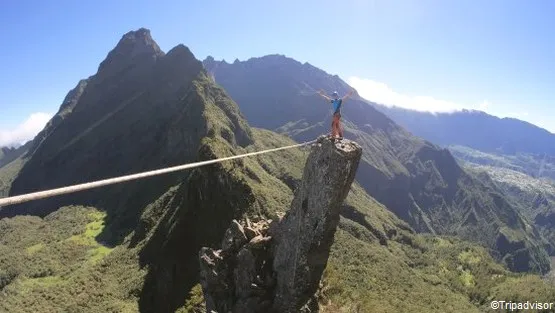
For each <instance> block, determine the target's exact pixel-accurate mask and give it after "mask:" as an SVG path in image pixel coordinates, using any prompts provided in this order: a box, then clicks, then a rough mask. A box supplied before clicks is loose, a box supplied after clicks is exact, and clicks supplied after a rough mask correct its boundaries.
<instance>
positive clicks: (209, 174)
mask: <svg viewBox="0 0 555 313" xmlns="http://www.w3.org/2000/svg"><path fill="white" fill-rule="evenodd" d="M252 135H253V141H254V143H253V144H252V145H249V146H247V147H246V148H245V149H244V150H245V151H251V150H258V149H260V148H265V147H272V146H282V145H287V144H291V143H292V141H290V140H289V139H287V138H285V137H282V136H279V135H276V134H274V133H272V132H269V131H267V130H259V129H252ZM215 142H219V143H218V144H216V143H215ZM208 146H209V147H207V148H205V149H206V150H205V151H212V152H213V153H219V152H218V151H220V152H225V149H224V147H225V146H227V145H226V144H225V142H224V141H221V140H216V141H214V142H212V143H209V144H208ZM216 147H219V148H216ZM220 148H222V150H220ZM306 154H307V153H306V150H288V151H284V152H283V153H276V154H272V155H271V156H272V157H271V158H264V157H263V156H259V157H256V158H253V159H245V160H243V162H242V164H237V163H235V164H232V163H230V164H226V163H224V164H222V167H221V168H209V167H207V168H199V169H198V170H195V173H193V174H192V175H191V178H189V180H188V181H187V182H184V183H182V184H179V185H177V186H176V187H174V188H171V189H170V190H169V191H168V192H167V193H166V194H165V195H164V196H162V197H161V198H160V199H158V200H156V201H155V202H153V203H152V204H150V205H149V206H148V207H147V208H146V209H145V210H144V213H143V215H142V217H141V223H140V224H139V225H138V227H137V229H136V231H134V232H133V233H132V234H130V236H128V237H127V239H126V240H125V241H124V243H123V244H122V245H120V246H117V247H113V248H110V247H106V246H104V245H102V244H101V243H99V242H98V235H99V234H100V233H101V232H102V230H103V227H105V224H104V222H105V213H103V212H102V211H98V210H96V209H93V208H85V207H76V206H70V207H65V208H62V209H60V210H57V211H56V212H54V213H51V214H49V215H48V216H46V217H45V218H39V217H28V216H18V217H14V218H7V219H2V220H0V234H1V236H0V238H2V239H1V240H0V250H2V251H4V253H2V256H1V257H0V268H2V272H1V274H0V282H2V285H0V289H1V290H2V292H0V308H1V309H2V310H3V311H6V312H12V311H18V312H36V311H37V310H43V309H44V310H66V311H72V310H78V311H80V312H99V311H102V312H106V311H113V312H137V311H139V310H140V311H142V312H151V311H156V312H168V311H169V312H173V311H174V309H175V308H177V307H180V309H179V310H178V311H179V312H202V310H201V308H202V295H201V294H199V288H198V285H196V284H197V283H198V280H197V277H196V276H197V274H196V273H197V272H196V270H195V268H197V265H196V262H195V261H196V257H197V253H196V252H195V251H194V250H195V247H194V246H196V245H197V244H210V243H211V244H213V245H217V244H219V241H220V238H217V237H218V235H219V234H220V233H221V231H222V228H221V227H219V226H218V224H223V220H226V219H228V216H229V215H233V216H239V215H242V214H246V215H248V216H250V217H251V219H253V220H254V219H256V218H257V216H259V214H260V211H259V210H258V209H260V208H261V207H263V208H264V209H263V212H264V215H269V216H271V215H272V214H273V212H276V211H280V210H281V209H282V208H284V207H287V206H288V205H289V201H290V200H291V199H292V192H293V191H292V189H290V188H288V187H285V186H286V185H287V184H291V185H295V184H297V183H298V182H299V179H300V177H301V173H300V170H301V169H302V164H304V163H303V161H304V158H305V157H306ZM194 177H198V178H200V177H202V178H203V179H202V181H203V182H206V183H204V184H200V183H199V184H192V181H194V180H195V178H194ZM258 180H260V181H258ZM185 185H189V186H190V187H188V188H184V187H183V186H185ZM240 186H244V187H246V186H249V188H250V190H245V189H243V190H242V191H241V193H240V195H251V196H253V197H252V198H250V200H247V201H244V199H245V198H246V199H249V197H241V198H238V197H237V196H234V195H233V193H236V191H237V187H240ZM279 186H281V187H279ZM266 187H271V188H266ZM276 187H278V188H276ZM199 195H204V196H206V199H214V198H215V195H217V197H219V198H220V200H215V201H202V202H196V203H195V202H191V201H194V199H195V198H196V197H198V196H199ZM236 195H239V193H236ZM219 201H222V202H225V203H226V204H225V205H217V203H218V202H219ZM233 209H235V210H233ZM195 212H196V213H195ZM201 212H204V213H203V214H201V215H198V214H199V213H201ZM342 215H343V216H342V218H341V221H340V228H339V231H338V233H337V234H336V236H335V243H334V245H333V247H332V254H331V256H330V261H329V265H328V268H327V270H326V273H325V276H324V280H323V286H324V287H323V289H322V291H321V292H320V293H319V298H320V301H321V303H322V306H323V311H324V312H356V311H361V312H371V311H372V310H375V308H377V307H380V308H382V311H383V312H399V311H411V312H423V311H425V312H446V311H449V312H480V311H486V309H487V305H488V304H489V303H488V302H487V301H489V299H492V298H495V299H497V297H498V296H499V295H501V294H509V293H510V294H511V297H507V299H512V300H514V301H516V300H518V299H525V300H528V299H533V300H537V301H547V300H548V299H549V297H551V296H552V295H553V290H552V289H551V287H549V286H548V285H547V284H545V283H544V282H542V281H541V280H539V279H537V278H534V276H519V275H515V274H512V273H510V272H508V271H507V270H505V269H503V268H502V266H501V265H499V264H497V263H496V262H495V261H494V260H493V259H492V258H491V256H490V255H489V254H488V253H487V251H486V250H485V249H483V248H481V247H478V246H476V245H474V244H470V243H466V242H463V241H460V240H458V239H454V238H440V237H431V236H422V235H415V234H414V233H413V231H411V230H410V228H409V227H408V226H407V225H406V224H405V223H404V222H402V221H400V220H399V219H398V218H396V217H395V216H394V215H393V214H392V213H391V212H389V211H388V210H387V209H386V208H385V207H383V206H382V205H381V204H379V203H378V202H376V201H375V200H373V199H372V198H370V197H369V196H368V195H367V194H366V193H365V192H364V191H363V190H362V189H361V188H360V187H359V186H354V188H353V190H352V191H351V193H350V194H349V196H348V199H347V201H346V203H345V208H344V210H343V214H342ZM200 223H203V224H200ZM214 232H216V234H214ZM95 239H97V240H95ZM513 284H521V285H522V284H523V285H524V286H526V287H527V288H535V289H536V290H541V292H538V293H536V294H534V295H533V296H530V295H529V294H526V293H525V292H523V293H521V292H519V291H518V290H517V291H516V292H513V291H512V289H511V288H512V287H511V286H513ZM523 290H525V289H523ZM195 308H196V310H197V311H194V310H195Z"/></svg>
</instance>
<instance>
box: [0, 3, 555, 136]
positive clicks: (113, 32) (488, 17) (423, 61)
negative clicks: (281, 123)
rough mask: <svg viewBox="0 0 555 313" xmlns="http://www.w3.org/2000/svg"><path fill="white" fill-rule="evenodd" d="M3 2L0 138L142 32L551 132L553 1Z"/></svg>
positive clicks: (386, 98) (201, 51)
mask: <svg viewBox="0 0 555 313" xmlns="http://www.w3.org/2000/svg"><path fill="white" fill-rule="evenodd" d="M0 8H1V9H0V38H1V40H2V42H3V45H2V57H1V58H0V68H2V71H0V144H2V143H4V144H5V143H6V141H9V140H21V138H22V137H25V136H27V137H28V136H31V135H30V134H32V133H33V132H36V128H40V127H42V125H40V124H41V123H44V120H45V118H46V117H48V116H49V115H50V114H53V113H55V112H56V111H57V109H58V106H59V105H60V104H61V102H62V100H63V98H64V96H65V95H66V93H67V92H68V91H69V90H70V89H71V88H73V87H74V86H75V85H76V84H77V82H78V81H79V79H82V78H86V77H88V76H90V75H92V74H94V73H95V72H96V70H97V67H98V64H99V63H100V62H101V61H102V60H103V59H104V58H105V57H106V55H107V53H108V52H109V50H110V49H112V48H113V47H114V46H115V44H116V43H117V42H118V40H119V39H120V38H121V36H122V35H123V34H124V33H126V32H128V31H130V30H135V29H138V28H140V27H146V28H149V29H150V30H151V33H152V36H153V37H154V39H155V40H156V41H157V42H158V44H159V45H160V47H161V48H162V49H163V50H165V51H168V50H169V49H171V48H172V47H173V46H175V45H177V44H179V43H183V44H185V45H187V46H188V47H189V48H190V49H191V50H192V51H193V53H194V54H195V55H196V57H197V58H199V59H204V58H205V57H206V56H208V55H212V56H214V57H215V58H216V59H222V58H223V59H225V60H227V61H230V62H232V61H233V60H235V59H236V58H238V59H239V60H245V59H248V58H250V57H255V56H262V55H266V54H271V53H280V54H285V55H287V56H290V57H293V58H295V59H297V60H299V61H301V62H305V61H308V62H309V63H311V64H313V65H315V66H317V67H320V68H322V69H324V70H326V71H327V72H329V73H332V74H338V75H339V76H341V77H342V78H343V79H345V80H346V81H348V82H350V83H351V84H352V85H353V86H354V87H355V88H357V90H358V91H359V92H360V93H361V94H362V95H363V96H365V97H367V98H369V99H370V100H376V101H379V102H383V103H385V104H398V105H401V106H404V107H411V108H415V109H419V110H431V111H450V110H456V109H461V108H469V109H483V110H485V111H486V112H489V113H492V114H495V115H498V116H512V117H517V118H521V119H524V120H527V121H530V122H533V123H536V124H538V125H540V126H543V127H545V128H547V129H549V130H551V131H555V105H554V104H555V92H554V90H555V89H554V88H553V85H554V83H555V57H554V56H555V32H553V30H554V29H555V19H553V18H552V17H553V16H555V1H550V0H544V1H541V0H533V1H519V0H488V1H474V0H466V1H464V0H460V1H455V0H420V1H409V0H383V1H364V0H343V1H342V2H340V1H330V0H320V1H312V0H305V1H290V0H284V1H279V2H278V1H260V0H258V1H254V0H244V1H226V0H221V1H210V0H204V1H200V0H187V1H142V2H141V1H126V0H120V1H88V2H85V1H70V0H58V1H25V0H20V1H16V0H7V1H3V2H2V4H1V6H0ZM41 113H44V114H41ZM37 124H38V125H39V126H40V127H39V126H37ZM33 127H34V128H33ZM14 138H15V139H14ZM2 141H4V142H2Z"/></svg>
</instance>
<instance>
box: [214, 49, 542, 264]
mask: <svg viewBox="0 0 555 313" xmlns="http://www.w3.org/2000/svg"><path fill="white" fill-rule="evenodd" d="M204 65H205V67H206V68H207V70H208V71H209V72H210V75H211V77H212V79H214V80H215V81H216V82H217V83H218V84H220V85H222V86H223V87H224V88H225V89H226V91H227V92H228V93H229V94H230V96H231V97H232V98H233V99H234V100H235V101H237V103H238V104H239V106H240V108H241V111H242V112H243V113H244V114H245V116H246V117H247V119H248V120H249V122H250V123H252V124H253V125H256V126H259V127H264V128H267V129H272V130H276V131H279V132H283V133H286V134H289V135H291V136H292V137H293V138H294V139H296V140H297V141H304V140H308V139H311V138H314V137H316V136H318V135H320V134H322V133H327V132H328V131H329V126H328V123H329V122H330V119H329V117H330V115H329V114H327V113H328V112H329V110H330V108H329V105H328V104H326V102H325V101H324V100H322V99H321V98H320V97H319V96H318V95H316V92H315V91H317V90H319V89H325V90H328V91H331V90H337V91H339V93H340V94H344V93H346V92H347V91H348V90H349V87H348V86H347V84H346V83H345V82H343V81H342V80H341V79H339V78H338V77H337V76H331V75H329V74H327V73H325V72H324V71H322V70H319V69H317V68H315V67H313V66H311V65H310V64H308V63H305V64H301V63H299V62H296V61H295V60H292V59H289V58H286V57H284V56H279V55H270V56H266V57H262V58H253V59H250V60H248V61H245V62H239V61H236V62H234V63H233V64H227V63H225V62H218V61H215V60H214V59H213V58H208V59H206V60H205V61H204ZM342 115H343V117H344V119H345V131H346V136H347V137H349V138H350V139H353V140H355V141H357V142H358V143H359V144H361V145H362V147H363V149H364V155H363V162H361V164H360V166H359V171H358V175H357V180H358V182H359V183H360V184H361V186H363V187H364V189H365V190H366V191H367V192H368V193H369V194H370V195H371V196H372V197H374V198H375V199H376V200H378V201H379V202H381V203H383V204H384V205H385V206H386V207H387V208H388V209H390V210H392V211H393V212H394V213H395V214H396V215H397V216H399V217H400V218H402V219H403V220H405V221H407V222H408V223H409V224H410V225H411V226H412V227H413V228H415V229H416V230H417V231H421V232H431V233H437V234H448V235H457V236H460V237H462V238H466V239H469V240H474V241H476V242H479V243H481V244H484V245H486V246H488V247H490V248H492V249H494V250H495V251H496V252H497V254H496V256H498V257H499V259H505V260H506V261H507V264H509V265H510V266H511V268H512V269H513V270H516V271H528V270H532V271H539V272H546V271H547V270H548V269H549V261H548V257H547V253H546V252H545V251H544V250H543V248H542V246H543V244H544V243H545V240H544V239H543V238H541V236H539V235H538V234H537V232H536V231H535V229H534V226H532V225H530V222H528V221H527V220H526V219H525V218H524V217H523V216H522V215H521V214H520V213H519V212H518V211H517V210H516V208H515V207H514V206H513V205H512V204H511V203H510V202H508V201H507V199H506V198H505V197H504V196H503V195H502V193H500V192H499V190H496V189H493V188H490V186H487V185H485V184H484V183H482V182H480V181H479V179H477V178H476V177H474V176H472V175H469V174H468V173H466V172H465V171H464V170H463V169H461V168H460V166H459V165H458V164H457V162H456V161H455V159H454V158H453V156H452V155H451V154H450V153H449V151H448V150H445V149H440V148H438V147H437V146H435V145H433V144H430V143H429V142H426V141H424V140H422V139H419V138H417V137H415V136H413V135H411V134H410V133H409V132H407V131H406V130H404V129H403V128H401V127H400V126H398V125H397V124H395V123H394V122H393V121H392V120H390V119H389V118H387V117H386V116H385V115H384V114H383V113H381V112H379V111H377V110H376V109H375V108H374V107H372V106H370V105H369V104H368V103H367V102H365V101H364V100H362V99H360V98H358V97H357V96H355V97H354V99H351V100H348V101H347V102H346V103H345V105H344V109H343V110H342Z"/></svg>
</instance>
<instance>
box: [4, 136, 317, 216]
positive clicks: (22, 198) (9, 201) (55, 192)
mask: <svg viewBox="0 0 555 313" xmlns="http://www.w3.org/2000/svg"><path fill="white" fill-rule="evenodd" d="M316 141H317V140H316V139H315V140H311V141H307V142H304V143H300V144H296V145H291V146H286V147H280V148H274V149H268V150H263V151H257V152H250V153H245V154H240V155H234V156H230V157H225V158H220V159H214V160H208V161H201V162H195V163H189V164H184V165H178V166H174V167H168V168H163V169H159V170H153V171H148V172H143V173H138V174H132V175H126V176H120V177H114V178H108V179H104V180H98V181H94V182H90V183H84V184H79V185H73V186H68V187H62V188H57V189H51V190H45V191H39V192H33V193H28V194H24V195H19V196H14V197H8V198H0V207H2V206H7V205H13V204H19V203H23V202H28V201H33V200H39V199H44V198H50V197H54V196H59V195H64V194H69V193H74V192H78V191H83V190H88V189H93V188H98V187H103V186H107V185H113V184H119V183H123V182H127V181H131V180H137V179H141V178H146V177H151V176H158V175H162V174H167V173H172V172H177V171H182V170H186V169H191V168H195V167H200V166H204V165H209V164H214V163H219V162H224V161H230V160H235V159H239V158H244V157H248V156H254V155H259V154H264V153H270V152H276V151H280V150H285V149H292V148H297V147H302V146H306V145H309V144H311V143H314V142H316Z"/></svg>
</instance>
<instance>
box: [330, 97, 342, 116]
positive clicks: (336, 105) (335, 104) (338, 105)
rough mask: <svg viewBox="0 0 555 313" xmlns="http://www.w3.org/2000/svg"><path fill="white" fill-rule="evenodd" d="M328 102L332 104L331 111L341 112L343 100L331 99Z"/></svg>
mask: <svg viewBox="0 0 555 313" xmlns="http://www.w3.org/2000/svg"><path fill="white" fill-rule="evenodd" d="M330 102H331V104H332V105H333V113H341V103H342V102H343V100H341V99H332V100H331V101H330Z"/></svg>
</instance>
